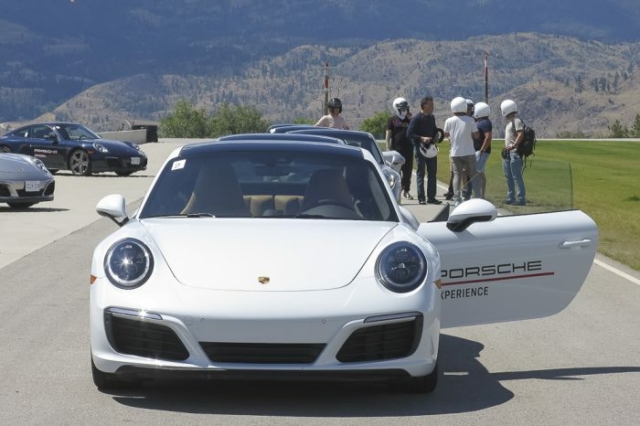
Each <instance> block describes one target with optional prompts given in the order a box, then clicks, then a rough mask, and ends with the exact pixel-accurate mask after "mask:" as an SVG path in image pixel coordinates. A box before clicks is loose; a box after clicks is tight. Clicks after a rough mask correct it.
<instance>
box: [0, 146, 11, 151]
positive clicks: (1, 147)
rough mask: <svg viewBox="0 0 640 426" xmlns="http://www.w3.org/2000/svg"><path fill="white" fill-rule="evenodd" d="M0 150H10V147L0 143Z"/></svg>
mask: <svg viewBox="0 0 640 426" xmlns="http://www.w3.org/2000/svg"><path fill="white" fill-rule="evenodd" d="M0 152H11V148H9V147H8V146H4V145H1V146H0Z"/></svg>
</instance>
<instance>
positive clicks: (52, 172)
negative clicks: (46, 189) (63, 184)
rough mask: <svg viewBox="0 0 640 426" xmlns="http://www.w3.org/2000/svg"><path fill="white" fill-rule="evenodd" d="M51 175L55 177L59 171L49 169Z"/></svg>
mask: <svg viewBox="0 0 640 426" xmlns="http://www.w3.org/2000/svg"><path fill="white" fill-rule="evenodd" d="M49 173H51V174H52V175H55V174H56V173H58V169H49Z"/></svg>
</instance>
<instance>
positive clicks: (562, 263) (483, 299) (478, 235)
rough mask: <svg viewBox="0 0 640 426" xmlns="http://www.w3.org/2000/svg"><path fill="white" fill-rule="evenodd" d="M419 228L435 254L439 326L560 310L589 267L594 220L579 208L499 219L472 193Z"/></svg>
mask: <svg viewBox="0 0 640 426" xmlns="http://www.w3.org/2000/svg"><path fill="white" fill-rule="evenodd" d="M418 233H419V234H420V235H421V236H423V237H424V238H426V239H428V240H429V241H430V242H431V243H432V244H433V245H435V246H436V248H437V249H438V251H439V252H440V261H441V267H442V272H441V291H440V298H441V302H442V303H441V327H443V328H446V327H458V326H467V325H476V324H489V323H496V322H506V321H517V320H524V319H531V318H541V317H545V316H549V315H554V314H556V313H558V312H560V311H562V310H563V309H564V308H565V307H567V305H569V303H570V302H571V301H572V300H573V298H574V297H575V295H576V294H577V293H578V291H579V290H580V287H581V286H582V284H583V282H584V280H585V279H586V277H587V274H588V273H589V270H590V268H591V265H592V263H593V259H594V257H595V254H596V249H597V245H598V229H597V226H596V224H595V222H594V221H593V220H592V219H591V218H590V217H589V216H587V215H586V214H585V213H583V212H581V211H579V210H570V211H562V212H554V213H535V214H528V215H518V216H499V217H497V214H496V210H495V207H494V206H493V205H492V204H491V203H489V202H488V201H485V200H480V199H473V200H470V201H467V202H465V203H463V204H461V205H460V206H459V207H457V208H456V209H455V210H454V211H453V212H452V213H451V216H450V217H449V219H448V221H446V222H444V221H440V222H429V223H423V224H421V225H420V227H419V228H418Z"/></svg>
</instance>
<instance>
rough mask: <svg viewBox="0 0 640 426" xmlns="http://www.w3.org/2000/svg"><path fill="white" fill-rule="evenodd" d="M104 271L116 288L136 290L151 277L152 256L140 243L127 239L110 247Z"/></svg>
mask: <svg viewBox="0 0 640 426" xmlns="http://www.w3.org/2000/svg"><path fill="white" fill-rule="evenodd" d="M104 269H105V272H106V273H107V277H108V278H109V280H110V281H111V283H113V285H115V286H116V287H119V288H123V289H133V288H137V287H140V286H141V285H142V284H144V283H145V282H146V281H147V279H149V276H151V273H152V272H153V256H152V255H151V250H149V248H148V247H147V246H146V245H144V244H143V243H142V242H141V241H138V240H134V239H132V238H128V239H126V240H122V241H119V242H117V243H115V244H114V245H113V246H111V248H110V249H109V251H108V252H107V256H106V257H105V260H104Z"/></svg>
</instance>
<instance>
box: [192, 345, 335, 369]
mask: <svg viewBox="0 0 640 426" xmlns="http://www.w3.org/2000/svg"><path fill="white" fill-rule="evenodd" d="M200 346H202V349H203V350H204V351H205V352H206V354H207V356H208V357H209V359H210V360H211V361H213V362H238V363H248V364H310V363H312V362H314V361H315V360H316V358H318V355H320V352H322V350H323V349H324V346H325V345H324V344H289V343H217V342H216V343H212V342H200Z"/></svg>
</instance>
